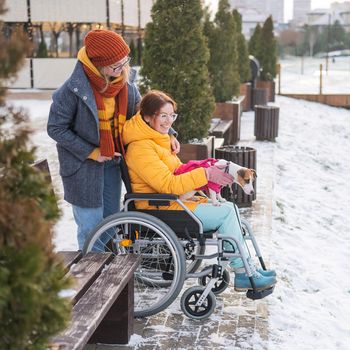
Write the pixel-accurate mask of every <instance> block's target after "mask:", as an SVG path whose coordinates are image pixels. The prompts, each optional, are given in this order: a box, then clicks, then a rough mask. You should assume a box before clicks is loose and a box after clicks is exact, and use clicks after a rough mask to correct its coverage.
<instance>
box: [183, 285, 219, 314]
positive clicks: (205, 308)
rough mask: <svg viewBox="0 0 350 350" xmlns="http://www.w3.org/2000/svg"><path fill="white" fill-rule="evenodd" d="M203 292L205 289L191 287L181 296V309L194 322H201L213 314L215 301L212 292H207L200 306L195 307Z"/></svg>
mask: <svg viewBox="0 0 350 350" xmlns="http://www.w3.org/2000/svg"><path fill="white" fill-rule="evenodd" d="M204 290H205V287H191V288H189V289H187V290H186V291H185V293H184V294H183V295H182V297H181V309H182V311H183V313H184V314H185V315H186V316H187V317H189V318H192V319H194V320H203V319H206V318H208V317H209V316H210V315H211V314H212V313H213V311H214V309H215V306H216V299H215V295H214V293H213V292H209V294H208V295H207V296H206V298H205V299H204V301H203V303H202V305H201V306H196V303H197V301H198V300H199V298H200V297H201V295H202V293H203V292H204Z"/></svg>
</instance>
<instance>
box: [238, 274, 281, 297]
mask: <svg viewBox="0 0 350 350" xmlns="http://www.w3.org/2000/svg"><path fill="white" fill-rule="evenodd" d="M253 280H254V282H255V286H256V289H257V290H264V289H268V288H270V287H272V286H273V285H274V284H275V283H276V278H275V277H273V276H263V275H261V274H260V273H259V272H258V271H254V272H253ZM234 286H235V290H236V291H237V292H244V291H246V290H247V289H253V287H252V285H251V283H250V280H249V277H248V275H247V274H246V273H245V272H241V273H240V272H236V273H235V279H234Z"/></svg>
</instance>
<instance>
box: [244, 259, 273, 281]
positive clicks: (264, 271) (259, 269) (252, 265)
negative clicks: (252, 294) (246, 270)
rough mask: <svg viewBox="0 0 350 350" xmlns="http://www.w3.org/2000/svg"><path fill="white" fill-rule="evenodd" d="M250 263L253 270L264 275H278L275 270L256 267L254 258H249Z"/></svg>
mask: <svg viewBox="0 0 350 350" xmlns="http://www.w3.org/2000/svg"><path fill="white" fill-rule="evenodd" d="M248 264H249V266H250V268H251V269H252V270H253V271H254V270H255V271H258V272H259V273H260V275H262V276H264V277H276V271H275V270H263V269H262V268H261V267H256V266H255V264H254V262H253V260H252V258H248Z"/></svg>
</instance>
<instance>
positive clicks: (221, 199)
mask: <svg viewBox="0 0 350 350" xmlns="http://www.w3.org/2000/svg"><path fill="white" fill-rule="evenodd" d="M219 201H220V202H221V203H225V202H227V200H226V199H225V198H220V199H219Z"/></svg>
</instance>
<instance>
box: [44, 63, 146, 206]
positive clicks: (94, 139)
mask: <svg viewBox="0 0 350 350" xmlns="http://www.w3.org/2000/svg"><path fill="white" fill-rule="evenodd" d="M135 75H136V74H135V71H134V70H131V71H130V77H129V78H130V79H129V82H128V107H127V119H129V118H130V117H132V116H133V115H134V114H135V113H136V112H137V104H138V103H139V102H140V99H141V96H140V93H139V91H138V89H137V87H136V85H135V84H134V79H135ZM52 99H53V102H52V104H51V108H50V113H49V119H48V123H47V133H48V134H49V136H50V137H51V138H53V139H54V140H55V141H56V142H57V152H58V160H59V165H60V175H61V177H62V182H63V188H64V199H65V200H66V201H67V202H69V203H71V204H73V205H77V206H79V207H83V208H96V207H100V206H101V205H102V195H103V180H102V179H103V163H99V162H97V161H94V160H92V159H88V156H89V154H90V153H91V152H92V151H93V150H94V149H95V148H96V147H99V143H100V142H99V141H100V135H99V121H98V115H97V107H96V102H95V97H94V94H93V91H92V89H91V86H90V83H89V80H88V78H87V77H86V75H85V73H84V70H83V65H82V63H81V62H79V61H78V62H77V64H76V66H75V69H74V71H73V73H72V75H71V76H70V78H68V80H67V81H66V82H65V83H64V84H63V85H62V86H61V87H60V88H59V89H58V90H56V91H55V92H54V94H53V96H52Z"/></svg>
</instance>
